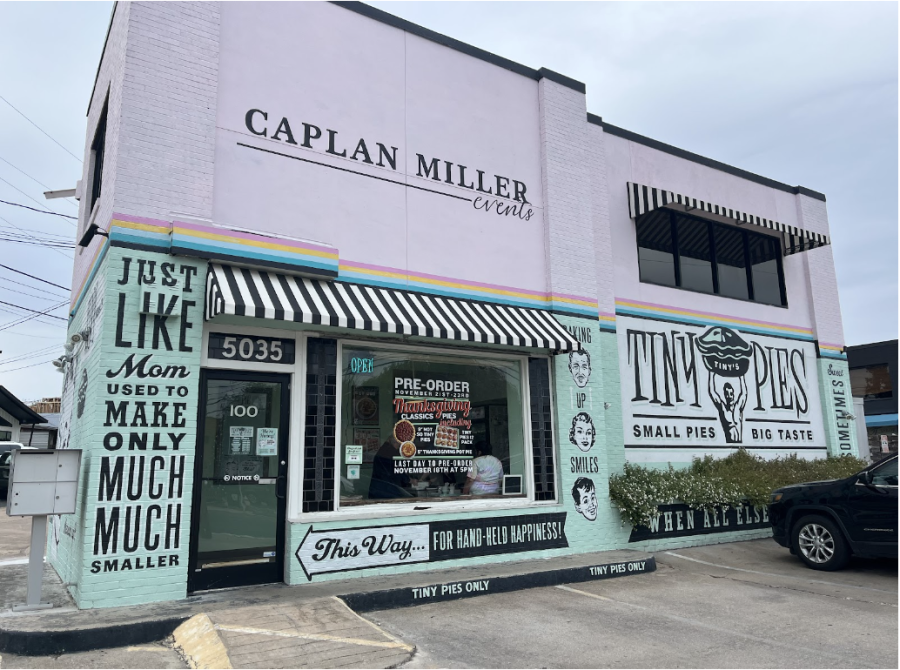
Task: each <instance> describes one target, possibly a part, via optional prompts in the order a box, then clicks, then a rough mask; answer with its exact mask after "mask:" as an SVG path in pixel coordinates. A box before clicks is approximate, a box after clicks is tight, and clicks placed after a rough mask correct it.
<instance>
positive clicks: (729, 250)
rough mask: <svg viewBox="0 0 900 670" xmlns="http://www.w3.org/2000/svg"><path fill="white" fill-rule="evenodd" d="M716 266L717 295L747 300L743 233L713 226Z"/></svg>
mask: <svg viewBox="0 0 900 670" xmlns="http://www.w3.org/2000/svg"><path fill="white" fill-rule="evenodd" d="M713 236H714V239H715V245H716V264H717V266H718V269H719V293H720V294H721V295H724V296H726V297H728V298H738V299H739V300H747V299H748V298H749V297H750V295H749V293H748V291H747V263H746V259H745V257H744V235H743V231H740V230H735V229H734V228H726V227H725V226H713Z"/></svg>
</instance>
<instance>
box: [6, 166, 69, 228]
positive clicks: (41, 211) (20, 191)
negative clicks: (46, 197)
mask: <svg viewBox="0 0 900 670" xmlns="http://www.w3.org/2000/svg"><path fill="white" fill-rule="evenodd" d="M0 181H2V182H3V183H4V184H6V185H8V186H11V187H12V188H14V189H16V190H17V191H18V192H19V193H21V194H22V195H24V196H25V197H26V198H28V199H29V200H31V201H32V202H36V203H37V204H39V205H40V204H41V203H40V202H38V201H37V200H35V199H34V198H32V197H31V196H30V195H28V194H27V193H26V192H25V191H23V190H22V189H20V188H19V187H18V186H15V185H13V184H10V183H9V182H8V181H6V180H5V179H4V178H3V177H0ZM0 202H2V203H3V204H5V205H13V206H15V207H24V208H25V209H30V210H31V211H33V212H40V213H41V214H53V215H54V216H61V217H62V218H64V219H75V220H77V219H78V217H77V216H70V215H69V214H60V213H59V212H54V211H53V210H51V209H47V208H46V207H45V208H44V209H35V208H34V207H29V206H28V205H20V204H18V203H15V202H7V201H6V200H0ZM69 223H70V224H71V225H73V226H75V225H77V224H75V223H72V222H71V221H70V222H69Z"/></svg>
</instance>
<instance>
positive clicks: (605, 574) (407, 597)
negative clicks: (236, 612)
mask: <svg viewBox="0 0 900 670" xmlns="http://www.w3.org/2000/svg"><path fill="white" fill-rule="evenodd" d="M655 570H656V559H655V558H654V557H653V556H648V557H646V558H642V559H640V560H635V561H619V562H612V563H598V564H595V565H587V566H579V567H574V568H557V569H550V570H540V571H535V572H529V573H524V574H518V575H507V576H501V577H487V578H482V579H467V580H457V581H450V582H435V583H433V584H428V585H425V586H415V587H403V588H395V589H385V590H381V591H363V592H357V593H346V594H336V597H337V598H338V599H339V600H341V601H343V602H344V603H345V604H346V605H347V606H348V607H350V608H351V609H352V610H353V611H354V612H371V611H373V610H380V609H395V608H398V607H411V606H414V605H422V604H426V603H430V602H445V601H448V600H459V599H463V598H474V597H477V596H483V595H490V594H493V593H509V592H512V591H521V590H525V589H533V588H540V587H545V586H558V585H560V584H574V583H577V582H589V581H595V580H601V579H615V578H617V577H627V576H629V575H638V574H646V573H650V572H654V571H655ZM201 617H202V618H204V619H205V621H206V624H208V627H209V628H210V630H212V633H213V634H214V635H215V636H216V638H217V639H218V633H217V632H216V631H215V627H214V626H213V625H212V623H211V621H210V620H209V618H208V617H207V616H206V615H205V614H198V615H191V614H185V615H184V616H180V617H167V618H164V619H148V620H144V621H135V622H133V623H129V624H117V625H112V626H96V627H90V628H81V629H74V630H54V631H38V630H28V631H23V630H6V629H4V628H2V626H0V653H3V654H15V655H18V656H58V655H60V654H63V653H74V652H80V651H92V650H95V649H109V648H113V647H122V646H133V645H140V644H147V643H150V642H158V641H160V640H164V639H165V638H167V637H169V636H170V635H172V634H173V633H175V631H176V629H179V630H180V631H181V632H180V633H179V637H180V638H181V640H182V643H183V644H182V643H179V642H178V640H177V639H176V644H177V645H178V646H179V647H181V648H182V649H183V653H184V654H185V656H186V657H187V658H189V659H192V658H193V657H194V656H195V653H194V652H193V651H192V649H193V647H191V645H200V644H201V642H200V638H203V635H204V628H205V627H204V626H203V625H202V623H203V622H202V620H201V619H200V618H201ZM191 622H193V624H191ZM0 623H2V620H0ZM183 624H191V625H183ZM193 638H198V639H196V640H195V639H193ZM189 639H190V640H191V641H190V642H188V640H189ZM203 639H206V638H203ZM207 642H208V640H207ZM220 644H221V643H220ZM204 653H207V654H208V653H210V652H209V650H207V651H206V652H204ZM204 658H205V657H204ZM227 659H228V656H227V654H226V655H225V657H224V659H219V660H217V661H215V663H219V664H221V663H222V662H226V661H227ZM196 661H197V662H198V663H203V662H204V661H203V660H202V659H201V656H200V655H199V653H198V654H197V656H196ZM192 667H196V668H202V667H213V666H206V665H202V664H198V665H193V662H192ZM218 667H224V666H222V665H219V666H218Z"/></svg>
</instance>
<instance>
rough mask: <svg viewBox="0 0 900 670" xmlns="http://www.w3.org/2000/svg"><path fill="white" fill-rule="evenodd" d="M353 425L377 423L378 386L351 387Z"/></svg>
mask: <svg viewBox="0 0 900 670" xmlns="http://www.w3.org/2000/svg"><path fill="white" fill-rule="evenodd" d="M353 425H354V426H377V425H378V387H377V386H354V387H353Z"/></svg>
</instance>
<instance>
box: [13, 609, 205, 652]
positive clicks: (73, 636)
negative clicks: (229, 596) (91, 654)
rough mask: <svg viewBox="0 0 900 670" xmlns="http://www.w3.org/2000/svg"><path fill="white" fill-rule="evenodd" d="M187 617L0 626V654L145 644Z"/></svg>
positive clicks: (83, 649)
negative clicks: (66, 626) (47, 627)
mask: <svg viewBox="0 0 900 670" xmlns="http://www.w3.org/2000/svg"><path fill="white" fill-rule="evenodd" d="M188 618H189V617H187V616H184V617H174V618H171V619H157V620H155V621H142V622H141V623H140V625H134V624H119V625H116V626H100V627H97V628H86V629H81V630H56V631H41V630H28V631H23V630H4V629H3V628H0V653H2V654H16V655H18V656H59V655H60V654H73V653H75V652H79V651H93V650H95V649H110V648H112V647H127V646H133V645H139V644H148V643H150V642H157V641H159V640H163V639H165V638H167V637H168V636H169V635H171V634H172V632H173V631H174V630H175V629H176V628H178V626H180V625H181V624H182V623H184V622H185V621H186V620H187V619H188Z"/></svg>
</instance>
